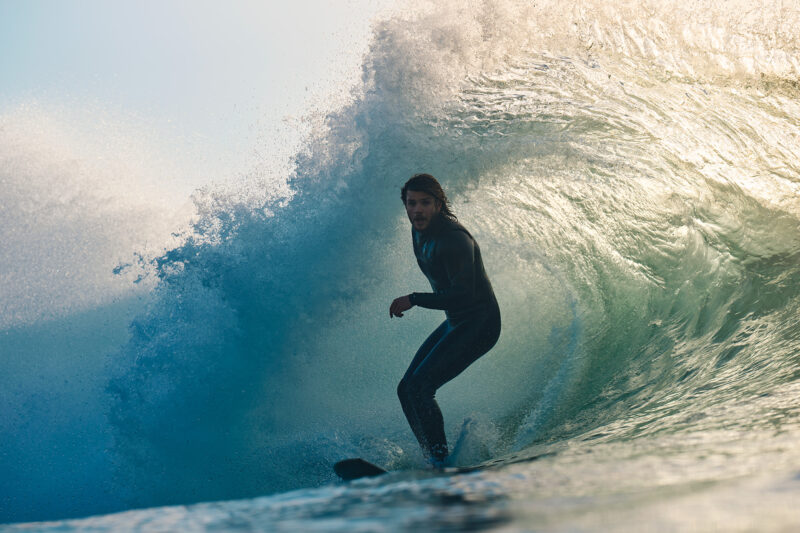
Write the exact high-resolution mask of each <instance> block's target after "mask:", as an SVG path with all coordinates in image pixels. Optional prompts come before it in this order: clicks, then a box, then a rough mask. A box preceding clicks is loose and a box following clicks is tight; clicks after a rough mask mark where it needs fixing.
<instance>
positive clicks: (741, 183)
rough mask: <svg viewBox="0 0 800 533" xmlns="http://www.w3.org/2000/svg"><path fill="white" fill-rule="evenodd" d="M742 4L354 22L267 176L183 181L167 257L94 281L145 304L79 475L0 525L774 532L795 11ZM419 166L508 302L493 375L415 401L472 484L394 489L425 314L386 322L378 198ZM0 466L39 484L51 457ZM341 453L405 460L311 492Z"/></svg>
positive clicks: (797, 223) (397, 239) (510, 7)
mask: <svg viewBox="0 0 800 533" xmlns="http://www.w3.org/2000/svg"><path fill="white" fill-rule="evenodd" d="M737 6H738V7H739V8H741V9H737ZM746 6H747V4H746V3H741V5H739V4H736V5H726V6H725V9H724V10H722V8H720V10H719V11H718V10H716V8H714V7H713V6H712V5H711V4H710V3H709V4H704V3H700V4H699V5H698V3H696V2H694V3H692V4H691V5H683V4H679V3H675V4H674V5H670V6H668V7H669V8H667V7H660V6H659V5H657V4H655V3H645V4H642V5H637V6H633V5H631V6H627V7H618V8H611V7H608V6H604V5H601V4H600V3H592V2H584V3H579V4H575V5H571V6H567V7H566V8H564V7H563V6H557V5H556V4H550V3H537V5H536V6H533V7H526V4H517V3H514V2H509V3H505V2H484V3H476V4H475V5H471V6H470V7H469V8H468V9H461V8H459V7H457V6H455V5H453V6H449V5H442V6H439V7H436V8H429V9H428V10H427V11H425V10H424V9H422V8H420V9H421V12H420V13H409V14H403V15H393V16H391V17H387V18H386V19H385V20H383V21H381V22H377V23H376V27H375V33H374V39H373V42H372V45H371V47H370V50H369V53H368V54H367V55H366V56H365V58H364V66H363V73H364V74H363V79H362V84H361V85H360V86H357V87H356V88H354V89H353V92H352V98H351V102H350V103H349V104H348V105H346V106H344V107H342V108H337V109H332V110H330V111H329V112H327V113H326V114H325V115H324V117H310V118H309V121H311V122H312V124H313V126H314V127H313V129H312V130H311V131H312V133H311V134H310V135H309V137H308V139H307V141H306V144H305V145H304V147H303V149H302V150H301V152H300V153H299V154H298V155H297V156H296V158H295V161H294V167H295V171H294V172H293V173H292V174H291V175H289V176H286V179H285V182H282V183H277V184H276V183H272V184H265V183H264V182H259V181H258V179H257V177H252V178H251V179H250V180H249V181H248V180H247V179H243V183H242V184H241V188H237V186H236V185H234V186H229V187H226V188H218V189H209V190H205V191H199V192H198V193H196V195H195V197H194V200H195V203H196V205H197V209H198V216H197V218H196V220H195V222H194V224H193V226H192V228H191V230H189V231H187V232H185V233H183V234H182V235H181V236H180V243H179V244H177V245H174V246H173V247H172V248H171V250H170V251H168V252H167V253H166V254H164V255H158V254H150V255H148V254H142V258H141V260H140V261H139V262H138V263H137V262H128V263H124V264H121V265H120V266H119V268H118V271H119V272H120V275H131V276H133V277H140V278H142V279H146V280H147V282H146V283H150V284H151V285H152V287H153V288H152V290H151V292H150V293H149V297H148V304H147V306H146V308H144V309H143V310H141V311H139V312H137V313H136V314H135V316H131V317H129V318H127V321H126V323H128V324H129V326H128V328H129V329H128V331H129V335H128V339H127V340H126V341H124V342H121V346H120V347H119V348H116V349H113V350H110V349H105V348H104V350H103V351H104V352H107V356H106V357H104V358H103V359H102V364H101V365H99V368H98V369H97V370H96V371H95V373H94V374H93V375H92V379H93V380H97V382H98V383H99V385H96V386H95V389H93V390H94V391H95V393H93V395H90V398H89V400H87V402H86V403H85V404H84V409H85V410H86V412H91V413H98V412H99V413H102V414H103V417H102V420H99V421H97V420H94V419H92V420H91V421H90V422H89V428H88V429H86V431H88V433H89V434H90V435H93V436H94V438H95V440H96V441H97V444H93V445H92V444H86V442H84V443H83V444H81V446H77V445H75V446H74V448H73V451H74V453H73V454H72V456H70V454H69V453H65V454H62V455H60V456H58V457H60V458H61V459H60V460H63V461H64V463H65V464H67V465H70V467H69V469H67V468H66V467H65V466H63V465H61V466H59V465H58V464H56V470H57V471H58V469H59V468H60V469H61V471H63V472H67V473H68V475H67V474H65V475H64V476H63V478H59V477H58V476H56V479H59V481H58V483H54V484H53V485H52V486H49V487H47V491H48V493H49V494H59V493H66V487H68V486H69V480H70V479H74V477H75V476H77V478H78V479H79V480H80V476H81V475H82V474H80V473H78V474H73V473H72V472H73V471H74V470H75V469H74V466H73V465H74V461H75V460H76V457H79V456H80V455H81V454H85V455H90V454H91V452H92V450H95V449H100V450H102V457H103V459H102V460H97V461H96V462H97V463H102V464H99V465H97V466H95V467H93V474H92V476H94V477H93V478H92V479H99V480H100V483H99V484H95V485H94V487H95V489H91V488H88V489H86V488H84V489H81V490H80V491H78V496H77V497H78V501H75V502H73V504H72V505H71V506H70V510H69V511H68V512H67V511H59V512H60V513H61V514H60V515H59V514H58V513H57V512H55V511H53V512H49V513H48V512H45V511H43V510H41V509H42V508H44V507H46V506H42V507H41V508H40V509H36V508H34V509H31V508H30V507H31V506H30V504H27V505H26V503H25V502H26V501H28V502H30V499H27V500H26V498H29V497H27V496H25V494H26V492H24V491H23V490H22V489H17V488H10V489H5V490H6V495H7V496H6V502H11V503H10V504H8V503H7V504H5V506H4V507H5V508H4V509H3V514H2V515H0V516H2V518H3V519H4V520H6V521H9V522H13V521H17V522H18V521H21V520H26V521H30V520H52V519H60V518H65V517H67V515H70V516H87V515H90V514H100V513H106V512H111V511H118V510H124V509H132V508H150V509H144V510H139V511H128V512H125V513H123V514H110V515H103V516H98V517H96V518H90V519H85V520H74V521H69V520H67V521H59V522H53V523H38V524H36V525H35V526H33V527H35V528H37V529H42V530H48V529H50V530H56V529H58V530H72V529H77V530H92V531H95V530H98V531H99V530H108V529H116V528H126V529H132V530H174V529H188V530H207V529H256V530H267V531H271V530H322V531H327V530H332V531H333V530H337V531H338V530H347V531H375V530H384V529H385V530H404V529H430V530H460V529H493V528H497V529H500V530H532V531H533V530H537V531H538V530H548V531H593V530H598V529H600V530H610V531H616V530H628V531H630V530H664V531H673V530H675V531H678V530H680V531H683V530H701V531H708V530H725V531H748V530H764V531H782V530H791V529H792V528H793V527H796V526H797V525H798V524H799V523H800V514H798V512H797V510H796V508H794V507H793V505H792V502H793V501H795V500H797V498H798V497H800V451H798V449H799V448H798V447H797V446H796V444H795V443H796V442H797V438H798V436H800V412H798V411H799V410H798V407H797V405H798V402H797V397H798V387H800V383H799V382H798V377H800V371H798V368H799V367H798V363H800V356H799V355H798V353H800V352H799V351H798V348H800V326H798V322H797V320H796V317H797V316H798V312H800V233H799V232H798V229H800V219H799V216H800V196H798V192H799V191H800V165H798V161H800V159H799V158H798V156H800V105H799V104H798V96H800V89H798V86H797V82H796V80H797V75H798V71H800V56H798V35H797V33H796V31H795V30H794V28H796V27H797V25H796V23H797V22H798V21H800V10H798V8H797V6H794V5H786V4H784V3H781V2H773V3H766V4H764V5H761V6H759V7H758V8H748V9H744V7H746ZM412 22H413V23H412ZM420 171H425V172H430V173H432V174H433V175H434V176H437V177H438V178H439V179H440V180H441V181H442V183H443V185H444V186H445V189H446V190H447V191H448V192H449V194H450V196H451V197H452V199H453V204H454V207H455V210H456V213H457V214H458V216H459V218H460V219H461V220H462V221H463V222H464V224H465V225H466V226H467V227H468V228H469V229H470V230H471V231H472V232H473V234H474V235H475V236H476V238H477V240H478V241H479V242H480V244H481V249H482V250H483V251H484V255H485V262H486V268H487V271H488V273H489V275H490V277H491V279H492V283H493V285H494V287H495V289H496V292H497V296H498V300H499V302H500V305H501V312H502V314H503V333H502V336H501V339H500V341H499V343H498V345H497V346H496V347H495V348H494V349H493V350H492V352H491V353H490V355H487V356H486V357H484V358H482V359H481V360H479V361H478V362H477V363H476V364H475V365H473V367H471V368H470V369H469V370H468V371H467V372H465V373H464V374H463V375H462V376H460V377H459V378H458V379H457V380H455V381H454V382H452V383H450V384H448V385H447V386H446V387H444V388H443V389H442V390H441V391H440V393H439V395H438V398H439V400H440V403H441V406H442V410H443V412H444V415H445V421H446V425H447V431H448V436H449V437H450V439H451V442H452V441H453V440H454V439H455V436H456V434H457V433H458V430H459V428H460V427H461V424H462V422H463V420H464V419H465V418H467V417H470V418H472V419H473V420H475V424H474V426H473V427H472V429H471V431H470V434H469V435H468V440H467V443H466V447H465V449H464V451H463V453H461V454H460V455H459V457H458V458H457V461H458V462H459V463H460V464H474V463H478V462H481V461H488V460H499V464H498V465H497V466H493V467H491V468H486V469H484V470H481V471H478V472H476V473H472V474H462V475H435V474H432V473H425V472H420V471H419V469H420V468H421V467H422V466H423V461H422V457H421V454H420V452H419V450H418V449H417V446H416V444H415V442H414V440H413V437H412V436H411V434H410V431H409V430H408V429H407V427H406V425H405V420H404V419H403V417H402V413H401V412H400V409H399V404H398V402H397V399H396V397H395V387H396V382H397V380H398V379H399V378H400V377H401V376H402V374H403V372H404V370H405V366H406V365H407V364H408V362H409V361H410V359H411V356H413V353H414V351H415V349H416V347H417V346H418V344H419V343H420V342H421V341H422V340H423V339H424V338H425V337H426V336H427V334H428V333H429V331H430V330H432V329H433V328H434V327H435V326H436V325H437V324H438V323H439V321H440V320H441V317H440V316H439V315H438V314H436V313H435V312H427V311H425V310H419V309H417V310H413V311H412V312H411V313H409V314H408V315H407V316H406V317H404V318H403V319H402V320H393V321H391V322H390V321H389V319H388V318H387V313H386V308H387V306H388V304H389V302H391V300H392V299H393V298H394V297H395V296H397V295H400V294H405V293H407V292H411V291H413V290H424V289H425V280H424V278H423V277H422V276H421V275H420V273H419V272H418V271H417V269H416V265H415V264H414V262H413V254H412V253H411V243H410V238H409V230H408V227H407V221H406V220H404V213H403V210H402V206H401V204H400V201H399V188H400V186H401V185H402V183H403V182H404V181H405V179H407V177H408V176H410V175H411V174H413V173H416V172H420ZM253 184H257V185H261V186H262V189H261V190H260V192H259V193H257V194H255V195H254V194H253V193H252V186H253ZM133 274H135V275H133ZM116 315H120V316H121V315H122V313H121V312H120V313H116V314H115V316H116ZM125 316H127V315H125ZM87 320H88V319H87ZM92 320H93V321H96V320H97V318H96V317H95V318H92ZM93 323H94V322H93ZM103 342H111V341H109V340H104V341H103ZM112 344H113V343H112ZM116 344H120V342H119V341H117V343H116ZM22 373H23V374H24V370H23V371H22ZM4 379H6V380H10V379H11V378H4ZM15 379H16V378H15ZM94 382H95V381H92V383H94ZM98 391H99V392H98ZM8 405H11V404H10V403H9V404H8ZM7 409H9V410H10V407H8V408H7ZM19 409H24V407H20V408H19ZM79 409H80V408H79ZM40 416H41V417H42V420H46V419H47V417H46V416H45V415H40ZM15 420H20V419H19V418H17V419H15ZM34 422H35V420H34ZM25 423H30V422H23V421H18V422H16V424H17V425H16V426H14V425H13V424H12V423H10V422H7V423H6V426H8V427H4V432H7V433H8V434H10V435H24V434H25V431H24V429H23V427H24V424H25ZM92 428H94V429H93V430H92ZM19 442H21V441H17V443H19ZM5 446H6V450H10V451H7V452H6V457H20V456H21V457H25V458H26V460H27V462H25V461H24V462H23V463H22V464H24V465H26V466H27V467H29V468H30V469H31V471H33V472H34V474H32V475H33V476H34V477H36V476H39V477H42V476H43V475H42V474H41V473H40V474H35V472H40V471H42V469H46V468H49V466H47V465H42V464H37V463H36V461H35V459H30V458H29V457H26V456H25V451H24V448H25V447H24V446H23V445H21V444H20V445H19V446H17V447H15V448H12V447H10V446H9V445H5ZM542 454H544V456H542V457H540V458H538V459H535V460H533V458H535V457H539V456H540V455H542ZM348 456H362V457H365V458H366V459H368V460H370V461H373V462H375V463H377V464H380V465H381V466H383V467H386V468H388V469H390V470H398V471H399V472H397V473H393V474H390V475H389V476H386V477H384V478H381V479H376V480H368V481H363V482H357V483H352V484H347V485H345V484H340V483H337V482H336V480H335V479H333V475H332V472H331V465H332V464H333V462H335V461H336V460H338V459H341V458H343V457H348ZM64 457H66V459H64ZM4 461H5V459H4ZM3 468H4V469H5V470H7V471H9V472H11V473H12V474H14V476H15V477H14V479H15V480H18V482H19V483H21V484H22V485H21V486H25V479H26V475H30V474H28V473H27V471H25V470H22V469H20V468H17V467H15V466H12V465H11V462H10V461H9V463H8V464H4V465H3ZM29 479H30V478H29ZM79 484H80V483H79ZM85 484H86V485H91V484H89V483H85ZM26 490H30V489H26ZM93 490H96V491H98V492H99V493H102V494H103V495H104V496H103V497H102V498H97V497H96V494H95V493H93ZM34 492H35V491H34ZM109 495H110V496H109ZM53 497H56V498H57V496H53ZM34 498H35V496H34ZM196 502H215V503H200V504H198V503H196ZM187 505H188V506H187ZM18 527H19V528H22V527H27V526H8V527H7V528H6V529H9V530H15V529H17V528H18Z"/></svg>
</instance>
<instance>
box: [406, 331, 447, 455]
mask: <svg viewBox="0 0 800 533" xmlns="http://www.w3.org/2000/svg"><path fill="white" fill-rule="evenodd" d="M448 329H449V325H448V322H447V320H445V321H444V322H442V323H441V325H440V326H439V327H438V328H436V329H435V330H434V331H433V333H431V334H430V335H429V336H428V338H427V339H426V340H425V342H423V343H422V346H420V347H419V349H418V350H417V353H416V355H414V359H413V360H412V361H411V364H410V365H408V370H406V373H405V375H404V376H403V379H402V380H400V383H399V384H398V385H397V397H398V398H400V405H401V406H402V408H403V414H405V415H406V420H408V425H409V426H411V431H412V432H413V433H414V436H415V437H416V438H417V441H418V442H419V444H420V446H422V449H423V450H427V449H428V445H427V443H426V438H425V432H424V431H423V429H422V418H421V417H420V414H419V413H418V412H417V410H416V406H417V402H416V401H415V400H414V396H415V391H414V390H413V389H412V388H411V387H410V384H411V376H413V375H414V371H415V370H416V369H417V367H419V365H420V364H422V362H423V361H424V360H425V358H427V357H428V355H429V354H430V353H431V352H432V351H433V348H434V346H436V345H437V344H438V343H439V341H440V340H441V339H442V337H444V336H445V334H446V333H447V331H448ZM439 416H440V417H441V412H440V413H439Z"/></svg>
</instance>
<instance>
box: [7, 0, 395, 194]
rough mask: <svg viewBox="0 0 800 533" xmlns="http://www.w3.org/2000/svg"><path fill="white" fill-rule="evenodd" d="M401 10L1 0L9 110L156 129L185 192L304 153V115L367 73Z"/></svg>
mask: <svg viewBox="0 0 800 533" xmlns="http://www.w3.org/2000/svg"><path fill="white" fill-rule="evenodd" d="M389 4H390V0H336V1H334V0H327V1H325V0H299V1H294V2H275V1H273V2H264V1H249V0H248V1H244V0H239V1H234V2H222V1H217V2H210V1H207V0H203V1H196V0H193V1H188V0H172V1H163V0H161V1H153V0H140V1H137V2H123V1H107V0H71V1H43V0H25V1H20V0H0V50H2V51H3V52H2V53H0V114H2V113H3V112H4V111H5V112H7V111H9V110H14V109H17V110H18V109H20V107H26V106H27V107H30V106H34V107H36V108H39V109H41V108H43V109H45V110H46V111H47V113H49V114H51V115H57V116H59V119H60V120H63V121H65V122H68V123H69V124H70V127H76V128H78V129H83V130H94V129H96V128H97V125H98V124H101V123H102V124H105V125H106V127H105V129H104V130H103V131H105V132H107V131H108V127H107V125H108V123H109V122H110V123H113V124H114V125H115V127H116V128H117V129H125V128H130V129H132V130H136V131H137V132H138V134H141V132H144V136H146V137H148V138H150V139H152V140H154V143H153V144H155V145H157V146H156V147H154V150H159V149H163V150H162V151H163V154H162V155H164V154H166V155H167V157H169V158H172V159H174V160H175V163H176V166H177V167H178V168H180V169H181V170H180V171H178V172H175V173H173V175H174V179H175V180H177V181H178V182H180V185H181V186H182V187H181V190H182V191H184V192H185V191H188V190H190V189H191V188H193V187H195V186H198V185H202V184H204V183H207V182H209V181H213V180H218V179H229V178H231V177H235V176H236V175H240V174H242V173H246V172H247V170H248V168H249V167H250V166H252V165H253V164H254V159H255V158H257V157H270V155H269V154H267V155H265V152H270V150H271V148H273V147H271V146H270V145H271V144H275V145H276V146H275V147H274V148H275V151H280V150H281V149H283V150H284V151H285V150H286V149H287V148H286V147H287V146H292V145H293V143H294V142H296V139H291V137H292V136H293V135H294V133H293V131H294V129H295V128H293V127H292V123H293V122H292V121H293V120H296V119H297V118H298V117H300V116H302V115H303V113H304V112H305V110H306V109H307V108H308V107H309V106H310V105H311V104H312V103H313V102H315V101H320V100H325V99H329V98H330V97H331V95H335V94H336V93H341V92H343V91H347V89H348V88H349V86H350V85H351V84H352V82H353V80H355V79H356V78H357V76H358V68H359V65H360V58H361V56H362V55H363V53H364V52H365V51H366V46H367V44H368V39H369V36H370V21H371V20H372V19H373V18H374V17H375V16H376V14H378V13H379V12H380V11H381V10H383V9H385V8H386V7H387V6H388V5H389ZM287 118H288V120H287ZM104 134H107V133H102V132H101V133H100V134H99V135H101V136H102V135H104ZM90 136H91V135H90ZM287 136H288V137H290V138H289V139H287V138H286V137H287ZM276 137H280V138H279V139H276ZM276 140H277V141H278V142H277V143H276V142H274V141H276ZM281 147H283V148H281ZM281 157H285V154H282V155H281Z"/></svg>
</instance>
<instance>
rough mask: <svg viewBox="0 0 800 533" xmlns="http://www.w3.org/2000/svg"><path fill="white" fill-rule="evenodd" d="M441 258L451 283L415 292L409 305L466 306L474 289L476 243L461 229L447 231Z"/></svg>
mask: <svg viewBox="0 0 800 533" xmlns="http://www.w3.org/2000/svg"><path fill="white" fill-rule="evenodd" d="M440 253H441V257H442V260H443V261H444V266H445V270H446V271H447V278H448V280H449V282H450V286H449V287H447V288H446V289H443V290H441V291H438V292H435V293H433V292H415V293H412V294H410V295H409V302H410V304H411V305H418V306H420V307H425V308H427V309H442V310H445V311H446V310H449V309H458V308H459V307H463V306H466V305H468V304H469V303H470V302H471V301H472V298H473V295H474V292H475V271H474V263H475V246H474V244H473V241H472V239H471V238H470V236H469V235H467V234H466V233H464V232H463V231H450V232H448V233H447V235H446V236H445V237H444V239H443V241H442V248H441V252H440Z"/></svg>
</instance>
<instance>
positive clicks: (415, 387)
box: [397, 376, 436, 402]
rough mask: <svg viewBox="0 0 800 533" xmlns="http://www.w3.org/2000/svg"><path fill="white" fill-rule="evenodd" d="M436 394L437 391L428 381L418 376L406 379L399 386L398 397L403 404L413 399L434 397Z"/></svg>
mask: <svg viewBox="0 0 800 533" xmlns="http://www.w3.org/2000/svg"><path fill="white" fill-rule="evenodd" d="M435 392H436V391H435V389H434V388H433V387H432V386H430V384H429V383H428V382H427V381H426V380H424V379H421V378H419V377H417V376H408V377H404V378H403V379H401V380H400V383H398V385H397V396H398V398H400V401H401V402H403V401H406V400H410V399H412V398H423V397H425V396H431V397H432V396H433V395H434V393H435Z"/></svg>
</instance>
